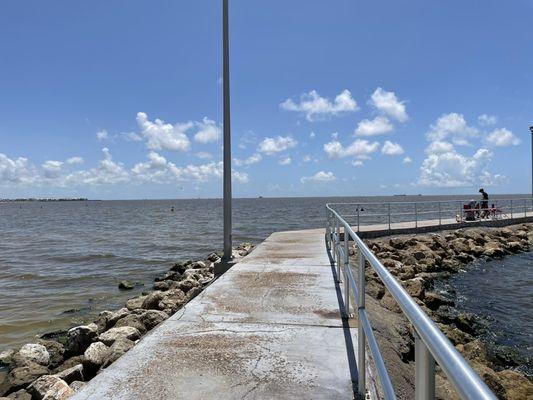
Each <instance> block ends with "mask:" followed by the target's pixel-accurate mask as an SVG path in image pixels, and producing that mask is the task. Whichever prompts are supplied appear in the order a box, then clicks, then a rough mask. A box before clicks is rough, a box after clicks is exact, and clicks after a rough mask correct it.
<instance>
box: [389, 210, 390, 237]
mask: <svg viewBox="0 0 533 400" xmlns="http://www.w3.org/2000/svg"><path fill="white" fill-rule="evenodd" d="M389 231H390V203H389Z"/></svg>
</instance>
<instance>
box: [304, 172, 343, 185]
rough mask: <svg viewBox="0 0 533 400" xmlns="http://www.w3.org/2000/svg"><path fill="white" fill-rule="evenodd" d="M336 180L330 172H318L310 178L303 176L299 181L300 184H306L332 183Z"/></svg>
mask: <svg viewBox="0 0 533 400" xmlns="http://www.w3.org/2000/svg"><path fill="white" fill-rule="evenodd" d="M335 180H337V178H336V177H335V175H334V174H333V172H331V171H328V172H326V171H319V172H317V173H316V174H314V175H312V176H304V177H302V178H301V179H300V181H301V182H302V183H306V182H332V181H335Z"/></svg>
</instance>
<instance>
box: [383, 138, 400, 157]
mask: <svg viewBox="0 0 533 400" xmlns="http://www.w3.org/2000/svg"><path fill="white" fill-rule="evenodd" d="M381 152H382V153H383V154H385V155H388V156H399V155H401V154H403V153H404V150H403V148H402V146H400V145H399V144H398V143H393V142H391V141H389V140H387V141H386V142H385V143H384V144H383V147H382V148H381Z"/></svg>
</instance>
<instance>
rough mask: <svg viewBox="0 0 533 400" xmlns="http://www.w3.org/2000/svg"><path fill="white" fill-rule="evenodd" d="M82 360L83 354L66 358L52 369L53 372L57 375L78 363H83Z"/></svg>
mask: <svg viewBox="0 0 533 400" xmlns="http://www.w3.org/2000/svg"><path fill="white" fill-rule="evenodd" d="M84 361H85V356H83V355H81V356H75V357H71V358H69V359H68V360H65V362H64V363H63V364H61V365H60V366H59V367H57V368H56V369H55V370H54V374H55V375H57V374H59V373H61V372H63V371H65V370H67V369H69V368H72V367H75V366H76V365H78V364H83V362H84Z"/></svg>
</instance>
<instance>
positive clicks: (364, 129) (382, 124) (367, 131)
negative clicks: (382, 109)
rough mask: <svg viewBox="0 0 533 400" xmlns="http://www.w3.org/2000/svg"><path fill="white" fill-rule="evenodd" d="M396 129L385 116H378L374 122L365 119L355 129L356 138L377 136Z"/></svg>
mask: <svg viewBox="0 0 533 400" xmlns="http://www.w3.org/2000/svg"><path fill="white" fill-rule="evenodd" d="M393 129H394V126H393V125H392V124H391V123H390V121H389V119H388V118H387V117H384V116H378V117H376V118H374V119H373V120H369V119H364V120H362V121H360V122H359V124H358V125H357V128H356V129H355V132H354V133H355V135H356V136H377V135H383V134H385V133H389V132H391V131H392V130H393Z"/></svg>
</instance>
